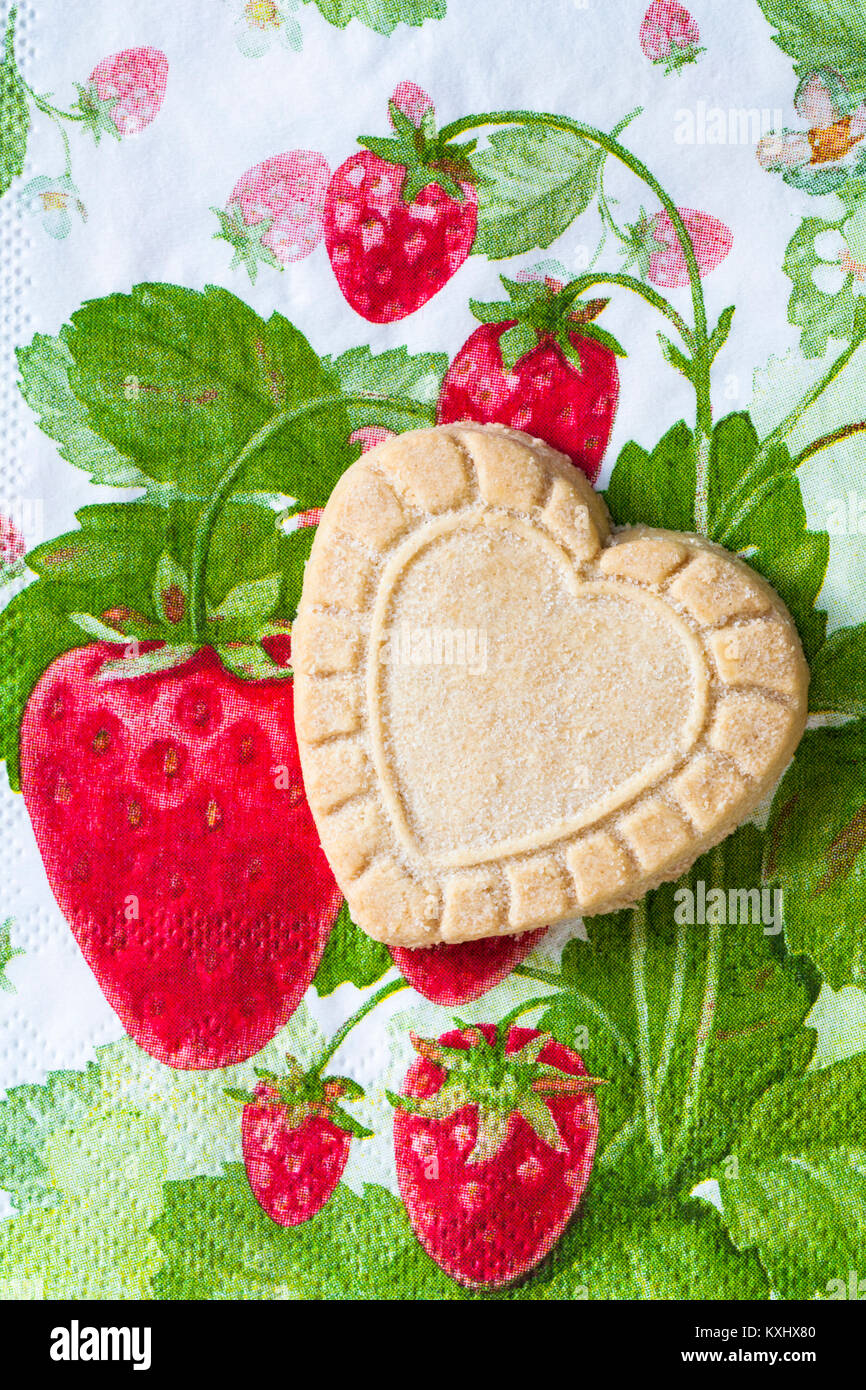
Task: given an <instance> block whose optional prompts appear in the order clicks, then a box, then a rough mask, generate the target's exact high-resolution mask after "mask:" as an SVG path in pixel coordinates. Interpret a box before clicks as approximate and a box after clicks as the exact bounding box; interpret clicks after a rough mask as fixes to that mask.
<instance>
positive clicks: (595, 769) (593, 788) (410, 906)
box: [293, 425, 808, 945]
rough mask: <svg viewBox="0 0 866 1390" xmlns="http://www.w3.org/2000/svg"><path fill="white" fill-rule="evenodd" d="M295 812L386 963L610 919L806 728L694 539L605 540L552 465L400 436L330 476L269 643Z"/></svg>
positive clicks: (793, 641)
mask: <svg viewBox="0 0 866 1390" xmlns="http://www.w3.org/2000/svg"><path fill="white" fill-rule="evenodd" d="M293 662H294V668H295V680H296V701H295V713H296V725H297V732H298V742H299V746H300V751H301V760H302V766H303V770H304V778H305V783H306V787H307V794H308V798H309V801H310V805H311V807H312V810H313V814H314V816H315V817H316V822H317V825H318V828H319V832H320V835H321V838H322V844H323V846H324V848H325V852H326V853H327V855H328V857H329V859H330V861H331V865H332V868H333V870H334V873H335V875H336V877H337V880H338V882H339V884H340V887H341V888H342V890H343V892H344V893H345V895H346V897H347V899H348V902H349V906H350V909H351V911H352V914H353V916H354V917H355V920H356V921H358V922H359V924H360V925H361V926H362V927H363V928H364V929H365V930H366V931H367V932H369V933H370V935H372V936H375V937H377V938H378V939H381V940H386V941H388V942H389V943H391V944H400V945H428V944H430V943H431V942H434V941H437V940H445V941H459V940H467V939H470V938H472V937H478V936H490V935H497V934H500V933H502V932H517V931H525V930H530V929H532V928H533V927H537V926H539V925H543V924H545V923H549V922H556V921H561V920H564V919H566V918H568V917H572V916H575V915H577V914H578V913H581V912H583V913H589V912H601V911H610V910H612V909H613V908H615V907H618V906H622V905H624V904H626V903H628V902H631V901H634V900H635V899H636V898H637V897H639V896H641V895H642V894H643V893H644V892H646V891H647V889H648V888H650V887H652V886H653V885H655V884H657V883H659V882H662V881H664V880H666V879H670V878H674V877H677V876H678V875H679V873H681V872H683V871H684V869H685V868H687V867H688V865H689V864H690V863H692V862H693V860H694V859H695V858H697V856H698V855H699V854H701V853H703V851H704V850H705V849H707V848H709V847H710V846H711V845H712V844H714V843H717V842H718V841H719V840H720V839H722V838H723V837H724V836H725V835H726V834H728V833H729V832H730V830H732V829H733V828H734V826H735V825H736V824H738V823H739V822H740V821H741V820H743V819H744V818H745V816H747V815H748V814H749V812H750V810H751V809H752V808H753V807H754V806H755V804H756V803H757V802H758V801H759V800H760V799H761V797H762V796H763V795H764V794H765V792H766V791H767V790H768V788H769V787H770V786H771V785H772V783H773V782H774V781H775V780H776V778H777V777H778V775H779V774H780V772H781V771H782V769H783V767H784V766H785V764H786V763H787V761H788V759H789V758H790V756H791V754H792V752H793V749H794V747H795V746H796V744H797V742H798V741H799V738H800V736H801V734H802V731H803V728H804V725H805V713H806V705H805V689H806V683H807V680H808V671H807V668H806V666H805V662H804V659H803V656H802V651H801V649H800V644H799V639H798V637H797V634H796V630H795V628H794V626H793V623H792V622H791V619H790V617H789V615H788V614H787V612H786V610H785V608H784V606H783V605H782V603H781V600H780V599H779V598H778V596H777V595H776V594H775V593H774V592H773V591H772V590H771V589H770V587H769V586H768V585H767V584H766V583H765V582H764V581H763V580H762V579H761V578H760V577H759V576H757V575H755V574H754V573H753V572H752V571H751V570H750V569H749V568H748V567H747V566H746V565H744V564H743V563H741V562H740V561H738V560H736V559H734V557H732V556H730V555H728V554H727V553H726V552H724V551H722V550H720V549H719V548H718V547H716V546H712V545H710V543H709V542H707V541H705V540H702V539H701V538H699V537H695V536H687V535H680V534H678V533H671V532H661V531H652V530H649V529H647V528H633V529H630V530H627V531H620V532H617V533H612V532H611V527H610V522H609V518H608V516H607V513H606V510H605V508H604V504H603V502H602V500H601V498H600V497H599V496H598V495H597V494H596V493H595V492H594V491H593V490H592V488H591V487H590V485H589V484H588V482H587V481H586V479H585V478H584V477H583V475H582V474H581V473H580V472H579V471H578V470H576V469H575V468H574V467H573V465H572V464H571V463H570V461H569V460H567V459H566V458H564V457H563V456H562V455H560V454H557V453H556V452H554V451H553V450H551V449H549V448H548V447H547V446H546V445H544V444H542V443H540V442H539V441H537V440H532V439H530V438H529V437H528V436H525V435H521V434H519V433H518V432H515V431H510V430H505V429H502V428H501V427H498V426H469V425H467V426H449V427H439V428H437V429H434V430H423V431H416V432H414V433H412V434H408V435H402V436H400V437H399V438H398V439H395V440H391V441H389V442H388V443H386V444H384V445H381V446H379V448H377V449H375V450H373V451H371V452H370V453H368V454H366V455H365V456H364V457H363V458H362V459H361V460H359V461H358V463H356V464H354V465H353V466H352V467H351V468H350V469H349V470H348V471H347V473H346V474H345V475H344V477H343V478H342V479H341V481H340V483H339V484H338V486H337V488H336V489H335V491H334V494H333V496H332V498H331V500H330V501H329V503H328V506H327V508H326V509H325V513H324V516H323V518H322V521H321V523H320V526H319V531H318V534H317V537H316V541H315V543H314V546H313V551H312V554H311V558H310V562H309V565H308V569H307V574H306V576H305V581H304V593H303V599H302V603H301V608H300V612H299V615H298V620H297V623H296V625H295V629H294V633H293Z"/></svg>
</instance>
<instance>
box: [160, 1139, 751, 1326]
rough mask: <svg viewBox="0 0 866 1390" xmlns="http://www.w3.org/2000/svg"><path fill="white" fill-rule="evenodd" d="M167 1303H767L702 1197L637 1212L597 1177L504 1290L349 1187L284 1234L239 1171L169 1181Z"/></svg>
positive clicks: (164, 1231)
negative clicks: (530, 1270) (573, 1215)
mask: <svg viewBox="0 0 866 1390" xmlns="http://www.w3.org/2000/svg"><path fill="white" fill-rule="evenodd" d="M152 1233H153V1235H154V1238H155V1240H156V1241H157V1243H158V1245H159V1248H160V1251H161V1254H162V1258H163V1267H162V1269H161V1270H160V1273H159V1274H158V1275H157V1278H156V1281H155V1282H156V1290H157V1295H158V1297H160V1298H163V1299H183V1300H185V1299H202V1298H205V1299H212V1298H217V1299H237V1298H248V1299H256V1300H259V1299H268V1300H280V1301H282V1300H286V1299H309V1298H313V1299H319V1300H322V1299H323V1300H327V1301H339V1302H343V1301H345V1300H349V1299H351V1300H358V1299H361V1300H381V1299H391V1300H396V1301H400V1300H404V1299H406V1298H407V1297H409V1296H411V1297H412V1298H413V1299H425V1300H452V1299H461V1300H484V1301H489V1300H491V1299H497V1300H503V1301H508V1302H511V1301H523V1300H530V1301H537V1300H541V1299H553V1300H557V1301H562V1300H566V1299H567V1300H569V1301H570V1300H572V1299H635V1298H658V1299H684V1298H699V1299H700V1298H736V1299H748V1298H761V1299H766V1298H767V1297H768V1296H769V1285H768V1282H767V1279H766V1275H765V1274H764V1272H763V1270H762V1269H761V1266H760V1263H759V1261H758V1259H757V1257H756V1256H755V1255H754V1253H752V1252H747V1253H745V1254H740V1253H738V1252H737V1251H736V1250H735V1248H734V1247H733V1245H732V1244H731V1242H730V1240H729V1239H728V1237H727V1235H726V1233H725V1230H724V1227H723V1225H722V1222H721V1219H720V1218H719V1216H718V1214H717V1213H716V1212H715V1211H713V1209H712V1208H710V1207H707V1206H705V1205H704V1204H703V1203H699V1202H695V1201H692V1202H689V1203H685V1204H683V1203H676V1202H665V1203H662V1204H659V1205H658V1206H655V1207H651V1208H644V1209H641V1208H629V1207H623V1206H621V1205H618V1204H613V1203H611V1202H610V1201H608V1200H607V1199H606V1195H605V1192H604V1188H603V1185H599V1186H598V1188H597V1189H596V1188H595V1187H594V1185H593V1182H592V1181H591V1183H590V1188H589V1191H588V1193H587V1196H586V1198H585V1200H584V1203H583V1206H582V1209H581V1217H580V1219H578V1220H577V1221H575V1222H573V1223H572V1224H571V1226H570V1227H569V1229H568V1230H567V1232H566V1234H565V1235H564V1236H563V1238H562V1240H561V1241H560V1242H559V1243H558V1244H557V1246H556V1247H555V1248H554V1251H553V1253H552V1255H551V1256H550V1258H549V1259H548V1260H547V1261H546V1262H545V1263H544V1264H543V1265H542V1266H541V1268H540V1269H539V1270H538V1271H536V1272H535V1273H534V1274H531V1275H530V1276H529V1277H528V1278H527V1279H525V1280H522V1281H521V1282H520V1283H519V1284H517V1285H515V1286H512V1287H510V1288H504V1289H497V1290H493V1291H489V1290H467V1289H464V1288H462V1287H461V1286H460V1285H459V1284H457V1283H455V1282H454V1281H453V1280H452V1279H450V1278H449V1277H448V1276H447V1275H446V1274H444V1273H443V1272H442V1271H441V1270H440V1269H439V1268H438V1267H437V1266H436V1265H435V1264H434V1263H433V1261H432V1260H431V1259H430V1257H429V1255H427V1253H426V1252H425V1251H424V1249H423V1248H422V1246H421V1245H420V1244H419V1243H418V1241H417V1239H416V1237H415V1235H414V1233H413V1231H412V1228H411V1226H410V1225H409V1220H408V1217H407V1215H406V1212H405V1210H404V1208H403V1206H402V1204H401V1203H400V1201H399V1200H398V1199H397V1198H396V1197H395V1196H393V1195H392V1194H391V1193H390V1192H388V1191H386V1190H385V1189H384V1188H382V1187H378V1186H373V1185H367V1186H365V1188H364V1191H363V1195H362V1196H357V1195H356V1194H355V1193H354V1192H352V1191H350V1190H349V1189H348V1188H347V1187H345V1186H343V1185H341V1186H339V1187H338V1188H337V1190H336V1192H335V1194H334V1196H333V1197H332V1198H331V1200H330V1201H329V1202H328V1204H327V1206H326V1207H324V1208H323V1210H322V1211H320V1212H318V1213H317V1215H316V1216H314V1217H313V1218H312V1220H310V1221H307V1222H305V1223H304V1224H303V1225H301V1226H296V1227H293V1228H291V1227H287V1228H281V1227H280V1226H277V1225H276V1223H275V1222H273V1221H269V1220H268V1218H267V1217H266V1216H265V1215H264V1213H263V1212H262V1211H261V1209H260V1208H259V1206H258V1204H257V1203H256V1201H255V1200H254V1198H253V1196H252V1194H251V1192H250V1190H249V1185H248V1183H247V1179H246V1174H245V1172H244V1170H243V1168H242V1167H241V1165H240V1164H231V1165H229V1166H228V1167H227V1168H226V1170H225V1172H224V1175H223V1176H222V1177H219V1178H198V1179H195V1180H194V1181H192V1182H185V1183H167V1184H166V1187H165V1207H164V1211H163V1214H162V1216H161V1217H160V1218H159V1220H158V1221H157V1222H156V1224H155V1225H154V1227H153V1231H152Z"/></svg>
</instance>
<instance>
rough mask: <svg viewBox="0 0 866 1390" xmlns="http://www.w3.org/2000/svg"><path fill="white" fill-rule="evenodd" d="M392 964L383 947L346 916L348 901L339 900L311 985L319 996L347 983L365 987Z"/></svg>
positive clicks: (372, 983) (386, 949) (386, 950)
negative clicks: (338, 913)
mask: <svg viewBox="0 0 866 1390" xmlns="http://www.w3.org/2000/svg"><path fill="white" fill-rule="evenodd" d="M393 964H394V962H393V961H392V959H391V957H390V955H389V953H388V948H387V946H383V945H382V944H381V942H379V941H374V940H373V939H372V937H369V936H368V935H367V933H366V932H363V931H361V928H360V927H356V926H355V923H354V922H353V921H352V918H351V917H350V916H349V907H348V904H347V903H343V906H342V907H341V908H340V915H339V916H338V918H337V920H336V922H335V923H334V926H333V928H332V931H331V935H330V937H329V938H328V944H327V946H326V947H325V953H324V955H323V956H322V959H321V961H320V962H319V968H318V970H317V971H316V975H315V979H314V980H313V988H314V989H315V991H316V993H317V994H318V995H319V996H320V997H324V996H325V995H328V994H333V992H334V990H335V989H338V988H339V987H340V985H342V984H346V983H347V982H348V983H349V984H353V985H356V986H357V988H358V989H366V988H367V986H368V985H374V984H375V983H376V981H377V980H381V978H382V976H383V975H385V974H387V972H388V971H389V970H390V969H391V966H392V965H393Z"/></svg>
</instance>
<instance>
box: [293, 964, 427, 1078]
mask: <svg viewBox="0 0 866 1390" xmlns="http://www.w3.org/2000/svg"><path fill="white" fill-rule="evenodd" d="M408 988H409V986H408V985H407V983H406V981H405V980H403V979H399V980H391V981H389V983H388V984H387V985H383V986H382V988H381V989H379V990H377V991H376V993H375V994H371V995H370V998H369V999H367V1000H365V1002H364V1003H363V1004H362V1005H361V1007H360V1009H357V1010H356V1011H355V1013H353V1014H352V1016H351V1018H347V1019H346V1022H345V1023H344V1024H343V1025H342V1027H341V1028H338V1029H337V1031H336V1033H335V1034H334V1036H333V1037H332V1038H331V1041H330V1042H329V1043H328V1046H327V1047H326V1048H325V1050H324V1052H323V1053H322V1055H321V1056H320V1058H319V1060H318V1062H316V1064H315V1070H316V1071H317V1072H319V1074H321V1073H322V1072H323V1071H324V1070H325V1067H326V1066H327V1065H328V1063H329V1062H330V1060H331V1058H332V1057H333V1056H334V1053H335V1052H336V1051H337V1050H338V1048H340V1047H341V1046H342V1044H343V1043H344V1042H345V1041H346V1038H347V1037H348V1036H349V1034H350V1033H351V1031H352V1029H353V1028H355V1027H357V1025H358V1024H359V1023H360V1022H361V1020H362V1019H363V1018H366V1017H367V1014H369V1013H372V1012H373V1010H374V1009H375V1008H376V1007H377V1006H378V1005H379V1004H381V1003H382V1001H383V999H388V998H390V996H391V995H392V994H397V993H398V992H399V991H400V990H401V989H408Z"/></svg>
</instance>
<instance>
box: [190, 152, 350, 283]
mask: <svg viewBox="0 0 866 1390" xmlns="http://www.w3.org/2000/svg"><path fill="white" fill-rule="evenodd" d="M330 179H331V170H330V167H329V165H328V161H327V160H326V159H325V157H324V155H321V154H319V153H318V152H317V151H316V150H286V151H285V152H284V153H283V154H275V155H273V156H272V157H271V158H270V159H264V160H262V162H261V164H255V165H253V167H252V168H251V169H248V170H247V171H246V173H244V174H242V175H241V177H240V178H239V179H238V181H237V183H236V184H235V186H234V188H233V189H232V191H231V196H230V198H229V201H228V206H227V207H226V209H225V210H224V211H223V210H222V209H220V208H214V209H213V210H214V212H215V213H216V215H217V217H218V218H219V221H220V231H219V232H217V233H216V236H217V238H218V239H219V240H223V241H227V242H228V243H229V245H230V246H232V247H233V248H234V252H235V257H234V260H233V261H232V269H233V270H234V269H237V267H238V266H241V265H243V266H244V267H245V269H246V270H247V272H248V273H249V276H250V279H251V280H253V281H254V280H255V278H256V275H257V273H258V268H259V265H260V264H265V265H270V266H273V267H274V269H280V268H281V267H282V266H284V265H286V264H288V262H290V261H301V260H303V259H304V257H305V256H309V254H310V252H311V251H314V250H315V249H316V247H317V246H318V244H319V242H320V241H321V240H322V237H323V235H324V230H325V229H324V212H325V194H326V193H327V191H328V184H329V182H330Z"/></svg>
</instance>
